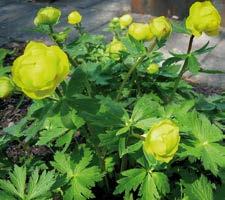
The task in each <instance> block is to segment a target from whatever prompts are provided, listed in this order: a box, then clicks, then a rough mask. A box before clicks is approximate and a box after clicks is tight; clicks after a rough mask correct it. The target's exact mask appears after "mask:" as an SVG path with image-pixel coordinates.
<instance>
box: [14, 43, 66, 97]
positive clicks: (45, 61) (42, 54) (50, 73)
mask: <svg viewBox="0 0 225 200" xmlns="http://www.w3.org/2000/svg"><path fill="white" fill-rule="evenodd" d="M69 68H70V64H69V61H68V58H67V55H66V54H65V53H64V52H63V51H62V50H61V49H60V48H59V47H58V46H49V47H48V46H46V45H45V44H43V43H39V42H33V41H32V42H30V43H29V44H28V45H27V46H26V48H25V51H24V54H23V55H22V56H20V57H18V58H17V59H16V60H15V61H14V63H13V67H12V76H13V81H14V82H15V84H16V85H17V86H18V87H20V88H21V90H22V91H23V92H24V93H25V94H26V95H27V96H29V97H30V98H32V99H43V98H45V97H48V96H50V95H52V93H53V92H54V91H55V88H56V87H57V86H58V85H59V83H60V82H61V81H63V80H64V79H65V78H66V76H67V75H68V73H69Z"/></svg>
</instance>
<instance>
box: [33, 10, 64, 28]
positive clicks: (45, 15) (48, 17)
mask: <svg viewBox="0 0 225 200" xmlns="http://www.w3.org/2000/svg"><path fill="white" fill-rule="evenodd" d="M60 16H61V11H60V10H59V9H57V8H53V7H46V8H41V9H40V10H39V11H38V13H37V16H36V17H35V19H34V24H35V25H36V26H39V25H54V24H56V23H57V22H58V21H59V18H60Z"/></svg>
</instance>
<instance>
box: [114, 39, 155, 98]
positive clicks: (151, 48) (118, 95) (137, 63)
mask: <svg viewBox="0 0 225 200" xmlns="http://www.w3.org/2000/svg"><path fill="white" fill-rule="evenodd" d="M155 45H156V41H154V42H153V43H152V46H151V47H150V48H149V53H150V52H152V51H153V50H154V48H155ZM145 58H146V54H144V55H142V56H141V57H139V58H138V59H137V62H136V63H135V64H134V65H133V66H132V67H131V68H130V70H129V71H128V73H127V75H126V77H125V79H124V80H123V82H122V84H121V85H120V88H119V91H118V94H117V97H116V100H117V101H118V100H120V99H121V93H122V91H123V88H124V86H125V84H126V83H127V81H128V79H129V78H130V76H131V74H132V73H133V72H134V70H135V69H136V68H137V67H138V65H140V64H141V63H142V62H143V60H144V59H145Z"/></svg>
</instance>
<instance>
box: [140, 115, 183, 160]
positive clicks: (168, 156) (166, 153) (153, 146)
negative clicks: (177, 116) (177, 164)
mask: <svg viewBox="0 0 225 200" xmlns="http://www.w3.org/2000/svg"><path fill="white" fill-rule="evenodd" d="M179 142H180V135H179V128H178V127H177V126H176V124H174V123H173V122H172V121H171V120H169V119H166V120H163V121H161V122H159V123H156V124H155V125H153V126H152V128H151V129H150V131H149V132H148V134H147V137H146V139H145V142H144V150H145V151H146V152H147V153H148V154H151V155H153V156H154V157H155V159H156V160H159V161H161V162H166V163H168V162H169V161H170V160H172V159H173V157H174V155H175V153H176V151H177V150H178V145H179Z"/></svg>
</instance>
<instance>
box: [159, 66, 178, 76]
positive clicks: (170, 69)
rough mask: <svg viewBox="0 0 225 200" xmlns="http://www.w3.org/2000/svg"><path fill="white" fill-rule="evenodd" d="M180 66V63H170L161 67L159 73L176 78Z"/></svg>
mask: <svg viewBox="0 0 225 200" xmlns="http://www.w3.org/2000/svg"><path fill="white" fill-rule="evenodd" d="M180 68H181V66H180V65H175V64H172V65H169V66H167V67H164V68H162V70H160V72H159V75H160V76H164V77H168V78H176V77H178V74H179V71H180Z"/></svg>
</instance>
